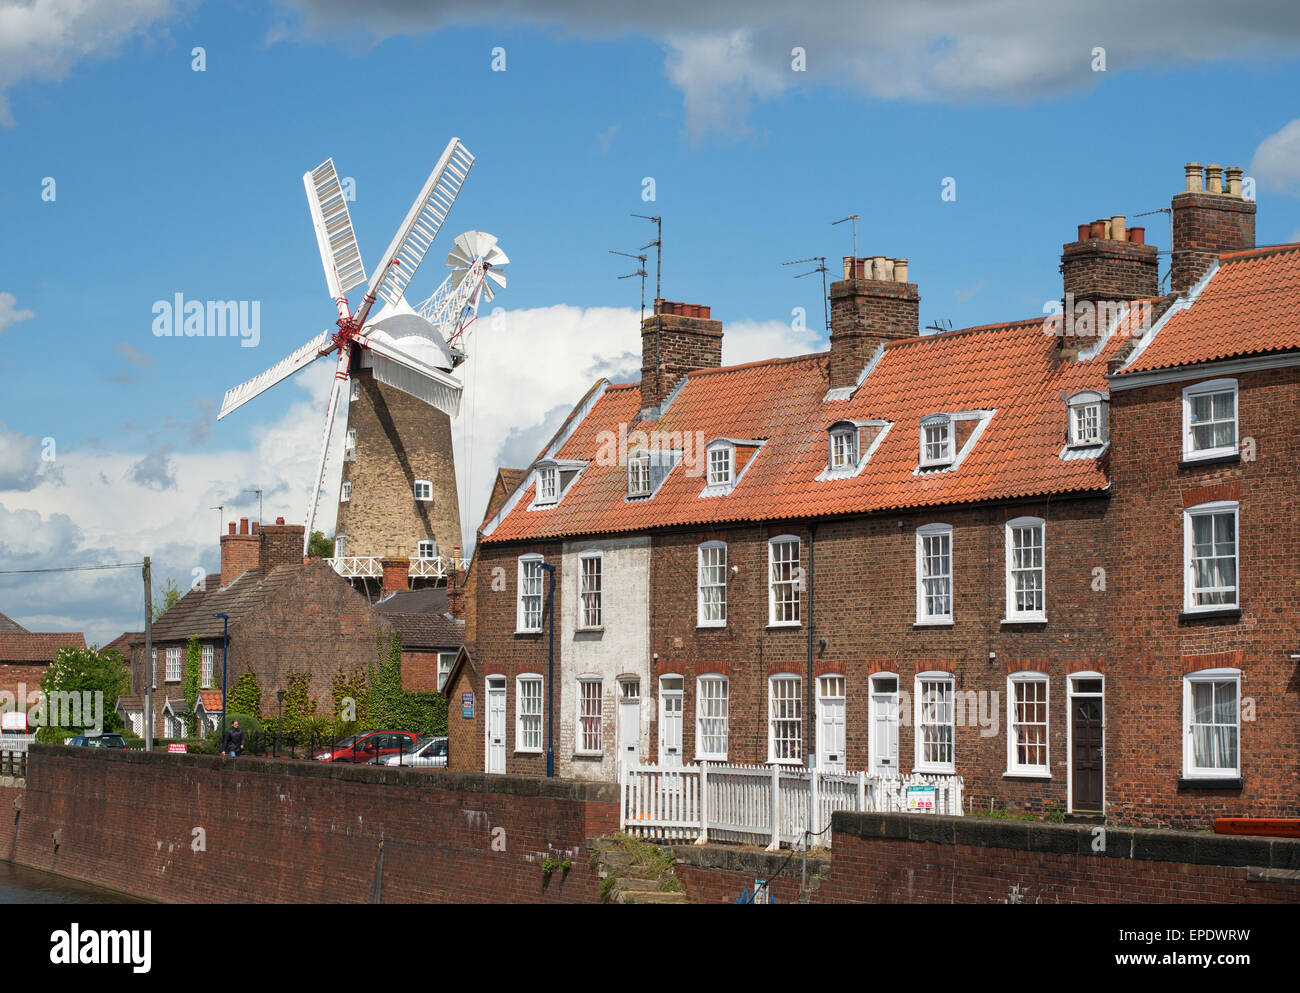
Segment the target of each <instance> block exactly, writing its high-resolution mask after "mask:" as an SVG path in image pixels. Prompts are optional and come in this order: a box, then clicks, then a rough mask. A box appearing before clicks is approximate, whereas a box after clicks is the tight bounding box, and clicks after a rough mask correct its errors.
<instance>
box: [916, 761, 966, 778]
mask: <svg viewBox="0 0 1300 993" xmlns="http://www.w3.org/2000/svg"><path fill="white" fill-rule="evenodd" d="M912 771H913V772H920V773H924V774H926V775H929V776H955V775H956V774H957V767H956V766H955V765H926V764H924V763H922V762H918V763H917V764H916V765H915V766H913V767H912Z"/></svg>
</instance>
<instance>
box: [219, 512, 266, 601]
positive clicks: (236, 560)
mask: <svg viewBox="0 0 1300 993" xmlns="http://www.w3.org/2000/svg"><path fill="white" fill-rule="evenodd" d="M258 540H259V535H257V534H256V533H255V532H250V531H249V527H248V518H247V517H241V518H240V519H239V530H238V532H236V530H235V522H234V521H231V522H230V528H229V532H228V533H227V534H223V535H222V536H221V585H222V586H229V585H230V584H231V583H232V582H233V581H234V580H236V579H238V578H239V576H240V574H242V573H244V572H247V571H248V570H249V569H256V568H257V558H258Z"/></svg>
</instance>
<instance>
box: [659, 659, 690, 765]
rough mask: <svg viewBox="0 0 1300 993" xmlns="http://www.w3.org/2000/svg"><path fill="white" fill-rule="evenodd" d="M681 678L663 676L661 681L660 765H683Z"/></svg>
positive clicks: (682, 681)
mask: <svg viewBox="0 0 1300 993" xmlns="http://www.w3.org/2000/svg"><path fill="white" fill-rule="evenodd" d="M683 683H684V680H683V679H682V677H681V676H663V677H661V678H660V680H659V764H660V765H665V766H668V765H681V764H682V705H683V700H682V696H683Z"/></svg>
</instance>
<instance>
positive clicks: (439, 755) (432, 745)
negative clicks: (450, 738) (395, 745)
mask: <svg viewBox="0 0 1300 993" xmlns="http://www.w3.org/2000/svg"><path fill="white" fill-rule="evenodd" d="M371 762H372V763H373V764H374V765H409V766H414V767H421V766H423V767H427V768H436V769H445V768H447V739H446V738H432V737H425V738H421V739H420V740H419V741H418V742H417V743H416V746H415V751H413V752H407V753H405V754H403V753H401V752H398V753H396V754H394V755H381V756H379V757H377V758H374V759H371Z"/></svg>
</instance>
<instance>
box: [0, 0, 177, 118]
mask: <svg viewBox="0 0 1300 993" xmlns="http://www.w3.org/2000/svg"><path fill="white" fill-rule="evenodd" d="M171 12H172V2H171V0H27V2H22V0H19V2H14V0H2V2H0V125H3V124H12V123H13V117H12V115H11V113H10V110H9V104H8V101H7V99H6V97H5V92H6V91H7V90H8V89H9V88H10V87H11V86H13V85H14V84H15V83H17V82H20V81H23V80H52V81H57V80H60V79H63V78H64V77H65V76H66V75H67V74H68V72H69V70H71V68H72V67H73V66H74V65H75V64H76V63H78V62H80V61H81V60H83V59H87V58H99V57H107V56H112V55H116V54H117V53H118V52H119V51H120V50H121V48H122V46H123V44H124V43H125V42H126V41H127V40H128V39H130V38H132V37H133V36H135V35H138V34H139V33H140V32H142V31H144V30H145V29H147V28H148V27H150V26H151V25H153V24H155V23H157V22H158V21H160V20H162V19H163V18H165V17H167V16H168V15H169V14H170V13H171Z"/></svg>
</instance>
